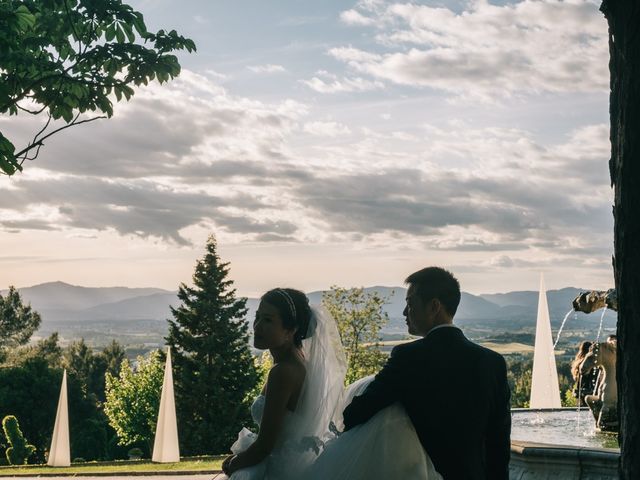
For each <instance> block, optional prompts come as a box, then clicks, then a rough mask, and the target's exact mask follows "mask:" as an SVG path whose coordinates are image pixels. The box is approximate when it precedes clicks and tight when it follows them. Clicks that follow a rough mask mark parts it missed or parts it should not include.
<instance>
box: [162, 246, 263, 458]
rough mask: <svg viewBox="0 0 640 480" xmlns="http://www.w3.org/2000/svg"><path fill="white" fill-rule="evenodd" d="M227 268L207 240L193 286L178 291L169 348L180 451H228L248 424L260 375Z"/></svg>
mask: <svg viewBox="0 0 640 480" xmlns="http://www.w3.org/2000/svg"><path fill="white" fill-rule="evenodd" d="M228 274H229V264H228V263H224V262H222V261H221V260H220V257H219V256H218V254H217V252H216V240H215V238H214V237H213V236H210V237H209V239H208V240H207V245H206V253H205V255H204V257H203V258H202V259H201V260H198V262H197V264H196V267H195V272H194V275H193V287H190V286H187V285H185V284H184V283H183V284H181V285H180V288H179V290H178V298H179V299H180V301H181V305H180V306H179V307H178V308H172V309H171V311H172V314H173V319H172V320H169V333H168V336H167V339H166V340H167V344H168V345H169V346H170V347H171V352H172V358H173V360H174V363H173V367H174V382H175V393H176V407H177V415H178V429H179V430H180V431H179V438H180V443H181V445H180V448H181V452H183V453H184V454H185V455H194V454H203V453H211V452H213V453H219V452H226V451H228V449H229V446H230V445H231V443H232V442H233V440H235V437H236V435H237V433H238V431H239V430H241V429H242V427H243V426H244V425H246V424H247V423H249V422H250V421H251V416H250V409H249V407H250V403H249V395H250V392H252V391H253V390H254V388H255V387H256V384H257V382H258V372H257V370H256V367H255V365H254V361H253V358H252V356H251V352H250V350H249V345H248V334H247V331H248V326H247V321H246V319H245V316H246V314H247V309H246V299H244V298H241V299H237V298H236V292H235V289H234V288H233V281H231V280H229V279H228V278H227V276H228Z"/></svg>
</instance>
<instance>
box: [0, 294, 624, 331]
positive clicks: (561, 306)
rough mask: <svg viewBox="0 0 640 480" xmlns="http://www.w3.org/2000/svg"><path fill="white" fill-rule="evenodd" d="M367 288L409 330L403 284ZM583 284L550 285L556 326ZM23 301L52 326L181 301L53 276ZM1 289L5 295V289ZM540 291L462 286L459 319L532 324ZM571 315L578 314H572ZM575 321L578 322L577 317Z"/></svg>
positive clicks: (164, 311) (111, 319)
mask: <svg viewBox="0 0 640 480" xmlns="http://www.w3.org/2000/svg"><path fill="white" fill-rule="evenodd" d="M365 291H366V292H377V293H378V294H379V295H381V296H383V297H385V298H386V299H387V303H386V305H385V310H386V312H387V314H388V316H389V319H390V321H389V323H388V325H387V327H386V328H385V329H383V331H386V332H387V333H401V332H406V326H405V323H404V317H403V316H402V311H403V309H404V305H405V302H404V299H405V295H406V289H405V288H404V287H384V286H375V287H367V288H365ZM581 291H583V290H581V289H579V288H573V287H568V288H563V289H560V290H549V291H548V292H547V299H548V304H549V313H550V316H551V324H552V326H553V327H554V328H557V327H558V326H559V324H560V323H561V321H562V319H563V318H564V317H565V315H567V314H568V312H569V311H570V309H571V302H572V300H573V299H574V298H575V297H576V296H577V295H578V294H579V293H580V292H581ZM19 292H20V295H21V296H22V298H23V301H25V302H28V303H30V304H31V306H32V307H33V308H34V309H35V310H36V311H38V312H39V313H40V315H41V317H42V325H43V327H44V326H48V327H49V328H51V327H55V324H59V323H64V324H66V325H67V326H71V325H72V324H88V323H91V324H94V325H95V324H100V323H102V322H105V323H108V324H110V325H111V326H113V325H114V324H125V323H127V322H135V321H145V322H148V321H157V322H163V321H165V320H166V319H167V318H170V317H171V312H170V308H169V307H170V306H173V307H176V306H178V305H179V300H178V298H177V295H176V292H172V291H169V290H163V289H159V288H128V287H99V288H92V287H81V286H75V285H69V284H67V283H64V282H50V283H43V284H40V285H35V286H32V287H26V288H20V289H19ZM0 294H2V295H5V294H6V290H5V291H1V292H0ZM308 296H309V299H310V302H311V303H312V304H318V303H320V301H321V299H322V292H321V291H315V292H310V293H308ZM258 303H259V299H257V298H249V299H248V301H247V307H248V309H249V312H248V318H250V319H251V318H253V316H254V315H255V310H256V309H257V306H258ZM537 304H538V292H536V291H514V292H507V293H499V294H483V295H472V294H470V293H466V292H463V293H462V298H461V302H460V306H459V308H458V312H457V314H456V317H455V318H456V323H458V324H459V325H461V326H463V327H470V328H487V329H491V330H501V331H512V330H518V329H521V328H527V327H534V326H535V319H536V313H537ZM569 318H570V320H573V319H574V316H573V315H572V316H570V317H569ZM616 318H617V316H616V314H615V312H606V315H605V317H604V320H605V326H607V327H613V326H615V322H616ZM574 321H575V323H574ZM574 321H572V322H568V324H567V325H568V326H569V323H574V325H579V326H581V327H587V328H593V327H596V328H597V326H598V324H599V322H600V314H598V313H596V314H591V315H585V314H582V313H578V314H577V315H576V316H575V320H574Z"/></svg>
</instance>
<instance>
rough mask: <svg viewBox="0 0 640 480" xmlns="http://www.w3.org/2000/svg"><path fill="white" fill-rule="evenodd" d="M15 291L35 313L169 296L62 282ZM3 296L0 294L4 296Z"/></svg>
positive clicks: (144, 290) (145, 290)
mask: <svg viewBox="0 0 640 480" xmlns="http://www.w3.org/2000/svg"><path fill="white" fill-rule="evenodd" d="M18 291H19V292H20V295H21V296H22V297H23V298H24V299H26V300H27V301H29V302H30V303H31V306H32V307H33V308H35V309H36V310H38V311H40V310H81V309H85V308H91V307H95V306H97V305H101V304H104V303H113V302H119V301H122V300H127V299H130V298H135V297H141V296H146V295H153V294H156V293H171V292H169V291H168V290H162V289H161V288H129V287H80V286H76V285H69V284H68V283H64V282H49V283H41V284H40V285H34V286H33V287H26V288H19V289H18ZM6 292H7V291H6V290H3V291H2V292H0V293H2V294H3V295H4V294H5V293H6Z"/></svg>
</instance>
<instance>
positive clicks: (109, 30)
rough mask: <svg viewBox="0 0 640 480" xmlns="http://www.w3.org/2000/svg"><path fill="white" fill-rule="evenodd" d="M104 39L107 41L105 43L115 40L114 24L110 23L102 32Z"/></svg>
mask: <svg viewBox="0 0 640 480" xmlns="http://www.w3.org/2000/svg"><path fill="white" fill-rule="evenodd" d="M104 38H105V39H106V40H107V42H110V41H111V40H113V39H114V38H116V24H115V23H112V24H111V25H109V26H108V27H107V29H106V30H105V32H104Z"/></svg>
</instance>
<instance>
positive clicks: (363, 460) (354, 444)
mask: <svg viewBox="0 0 640 480" xmlns="http://www.w3.org/2000/svg"><path fill="white" fill-rule="evenodd" d="M371 380H373V376H370V377H365V378H362V379H360V380H358V381H357V382H355V383H353V384H351V385H350V386H349V387H348V389H347V393H346V395H345V400H344V403H343V405H342V406H343V407H346V406H347V405H349V403H350V402H351V399H353V397H355V396H357V395H360V394H361V393H362V392H363V391H364V390H365V388H366V387H367V385H368V384H369V382H371ZM300 478H303V479H305V480H307V479H309V480H324V479H331V480H377V479H380V480H383V479H384V480H392V479H403V480H442V476H441V475H440V474H439V473H438V472H437V471H436V469H435V468H434V466H433V463H432V462H431V459H430V458H429V456H428V455H427V454H426V452H425V451H424V449H423V448H422V444H421V443H420V440H419V439H418V435H417V434H416V431H415V428H414V427H413V424H412V423H411V420H410V419H409V416H408V415H407V413H406V412H405V410H404V407H402V405H400V404H399V403H394V404H393V405H391V406H389V407H387V408H385V409H383V410H381V411H379V412H378V413H377V414H376V415H374V416H373V417H372V418H370V419H369V421H368V422H366V423H363V424H362V425H358V426H356V427H354V428H352V429H351V430H349V431H347V432H344V433H342V434H340V435H339V436H337V437H335V438H333V439H331V440H329V441H327V442H326V443H325V448H324V451H323V452H322V454H321V455H320V456H319V457H318V458H317V459H316V460H315V462H313V464H311V465H310V467H309V468H308V469H307V470H306V471H305V472H304V474H303V475H302V476H301V477H300Z"/></svg>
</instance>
